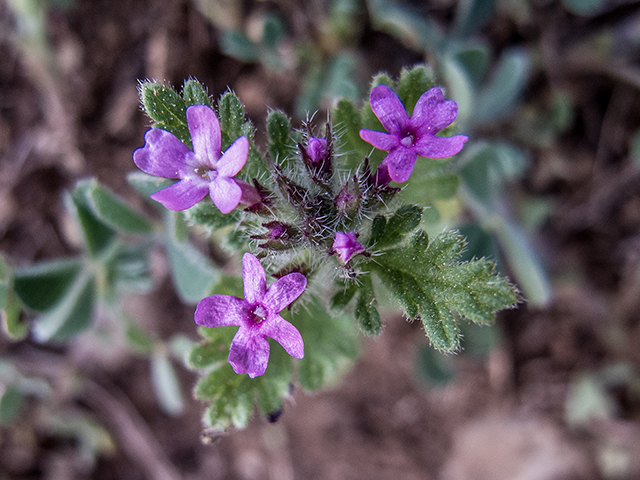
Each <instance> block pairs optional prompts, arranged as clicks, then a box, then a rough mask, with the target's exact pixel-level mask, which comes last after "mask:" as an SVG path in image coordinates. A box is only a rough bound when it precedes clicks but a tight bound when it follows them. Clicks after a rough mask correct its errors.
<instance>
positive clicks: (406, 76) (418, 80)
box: [398, 65, 433, 115]
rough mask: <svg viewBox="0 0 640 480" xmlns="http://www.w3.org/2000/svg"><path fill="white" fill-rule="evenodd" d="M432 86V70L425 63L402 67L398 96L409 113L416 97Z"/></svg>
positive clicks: (416, 99)
mask: <svg viewBox="0 0 640 480" xmlns="http://www.w3.org/2000/svg"><path fill="white" fill-rule="evenodd" d="M431 87H433V71H432V70H431V68H428V67H426V66H425V65H416V66H414V67H412V68H410V69H409V68H403V69H402V72H400V81H399V82H398V97H400V100H402V103H404V106H405V108H406V109H407V113H408V114H409V115H411V114H412V113H413V108H414V107H415V105H416V103H417V101H418V99H419V98H420V97H421V96H422V94H423V93H425V92H426V91H427V90H429V89H430V88H431Z"/></svg>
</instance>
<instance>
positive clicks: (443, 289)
mask: <svg viewBox="0 0 640 480" xmlns="http://www.w3.org/2000/svg"><path fill="white" fill-rule="evenodd" d="M463 248H464V239H463V238H462V237H461V236H460V235H458V234H457V233H455V232H446V233H443V234H440V235H439V236H437V237H436V238H434V239H433V240H432V241H431V242H429V241H428V237H427V235H426V233H425V232H422V231H418V232H417V233H416V234H414V236H413V237H412V239H411V242H410V243H409V245H407V246H404V247H398V248H395V249H391V250H387V251H385V253H384V255H380V256H378V257H376V258H375V261H372V262H371V263H370V267H371V270H372V271H373V272H375V273H376V274H377V275H378V276H379V277H380V278H381V279H382V281H383V283H384V285H385V286H386V287H387V288H389V290H390V291H391V293H392V294H393V296H394V297H395V298H396V300H397V301H398V303H399V304H400V306H401V308H402V309H403V310H404V312H405V314H406V315H407V316H408V317H409V318H420V319H421V320H422V323H423V326H424V328H425V331H426V333H427V335H428V336H429V339H430V340H431V342H432V344H433V345H434V347H435V348H436V349H438V350H441V351H446V352H452V351H455V350H456V349H457V348H458V346H459V342H460V339H459V331H458V327H457V326H456V323H455V319H454V315H453V313H452V310H453V311H456V312H458V313H460V314H461V315H463V316H465V317H466V318H468V319H470V320H472V321H474V322H476V323H489V322H491V321H492V320H493V318H494V314H495V312H496V311H498V310H500V309H503V308H510V307H513V306H514V305H515V304H516V303H517V302H518V301H519V298H518V293H517V290H516V289H515V288H514V287H513V286H512V285H511V284H510V283H509V282H507V281H506V280H504V279H503V278H501V277H499V276H498V275H497V274H496V273H495V271H494V265H493V264H492V263H491V262H489V261H487V260H484V259H483V260H475V261H472V262H458V261H457V259H458V258H459V257H460V254H461V252H462V250H463Z"/></svg>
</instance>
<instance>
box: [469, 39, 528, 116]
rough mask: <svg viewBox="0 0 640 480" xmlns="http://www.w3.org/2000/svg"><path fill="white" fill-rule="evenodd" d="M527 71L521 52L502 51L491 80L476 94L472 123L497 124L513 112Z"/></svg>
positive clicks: (526, 59)
mask: <svg viewBox="0 0 640 480" xmlns="http://www.w3.org/2000/svg"><path fill="white" fill-rule="evenodd" d="M530 70H531V60H530V58H529V55H528V53H527V52H526V51H525V50H522V49H516V48H512V49H509V50H506V51H505V52H503V54H502V55H501V56H500V58H499V60H498V65H497V66H496V69H495V71H494V72H493V75H492V77H491V80H490V81H489V82H488V83H487V84H486V85H485V86H484V87H483V88H482V89H481V90H480V92H478V97H477V101H476V105H475V110H474V116H473V120H474V123H476V124H478V123H481V122H491V121H498V120H501V119H502V118H503V117H504V116H506V115H508V114H509V113H513V111H514V107H515V103H516V101H518V100H519V97H520V95H521V94H522V92H523V91H524V89H525V87H526V86H527V81H528V80H529V72H530Z"/></svg>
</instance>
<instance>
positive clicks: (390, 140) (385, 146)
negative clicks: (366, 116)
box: [360, 129, 400, 152]
mask: <svg viewBox="0 0 640 480" xmlns="http://www.w3.org/2000/svg"><path fill="white" fill-rule="evenodd" d="M360 138H361V139H363V140H364V141H365V142H367V143H370V144H371V145H373V146H374V147H376V148H377V149H379V150H384V151H387V152H388V151H389V150H391V149H392V148H393V147H397V146H398V144H399V143H400V142H399V140H398V136H397V135H389V134H388V133H385V132H377V131H375V130H366V129H362V130H360Z"/></svg>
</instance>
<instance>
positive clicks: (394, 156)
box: [384, 147, 417, 183]
mask: <svg viewBox="0 0 640 480" xmlns="http://www.w3.org/2000/svg"><path fill="white" fill-rule="evenodd" d="M416 158H417V155H416V151H415V149H414V148H404V147H399V148H394V149H393V150H391V151H390V152H389V154H388V155H387V156H386V157H385V160H384V161H385V162H386V163H387V167H388V168H389V176H390V177H391V180H393V181H394V182H398V183H402V182H406V181H407V180H408V179H409V177H410V176H411V172H413V167H414V166H415V164H416Z"/></svg>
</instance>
